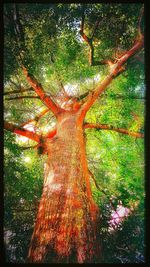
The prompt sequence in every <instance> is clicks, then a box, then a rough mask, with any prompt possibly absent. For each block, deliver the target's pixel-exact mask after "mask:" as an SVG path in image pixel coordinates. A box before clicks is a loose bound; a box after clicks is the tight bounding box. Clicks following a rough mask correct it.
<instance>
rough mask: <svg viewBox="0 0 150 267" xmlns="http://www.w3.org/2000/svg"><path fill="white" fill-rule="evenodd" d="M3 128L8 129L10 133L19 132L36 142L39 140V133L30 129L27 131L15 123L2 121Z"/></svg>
mask: <svg viewBox="0 0 150 267" xmlns="http://www.w3.org/2000/svg"><path fill="white" fill-rule="evenodd" d="M4 129H6V130H7V131H10V132H12V133H15V134H20V135H22V136H25V137H27V138H29V139H31V140H34V141H36V142H39V141H40V135H38V134H36V133H34V132H31V131H28V130H26V129H24V128H23V127H20V126H18V125H16V124H12V123H9V122H4Z"/></svg>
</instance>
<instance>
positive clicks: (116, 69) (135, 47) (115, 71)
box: [80, 36, 144, 119]
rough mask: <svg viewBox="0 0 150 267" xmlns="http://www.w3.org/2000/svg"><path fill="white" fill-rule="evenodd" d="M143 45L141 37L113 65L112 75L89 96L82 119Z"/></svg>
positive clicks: (83, 109)
mask: <svg viewBox="0 0 150 267" xmlns="http://www.w3.org/2000/svg"><path fill="white" fill-rule="evenodd" d="M143 43H144V41H143V36H141V38H140V39H139V40H137V41H136V43H135V44H134V45H133V47H132V48H131V49H130V50H128V51H127V52H126V53H125V54H124V55H123V56H121V57H120V59H118V61H117V62H116V63H115V64H112V66H111V68H110V73H109V74H108V75H107V76H106V77H105V78H104V80H103V81H101V82H100V83H99V84H98V85H97V87H96V88H95V90H94V91H93V92H92V93H91V94H89V97H88V99H87V101H86V102H85V103H84V105H83V106H82V108H81V114H80V115H81V118H82V119H84V117H85V114H86V112H87V111H88V110H89V109H90V107H91V106H92V105H93V103H94V102H95V101H96V99H97V98H98V97H99V96H100V95H101V94H102V93H103V92H104V91H105V90H106V89H107V87H108V85H109V84H110V83H111V81H112V80H113V79H114V78H115V77H116V76H117V75H118V74H120V72H121V71H122V70H123V67H122V66H123V64H124V63H125V62H127V60H128V59H129V58H130V57H131V56H133V55H134V54H135V53H136V52H137V51H138V50H139V49H140V48H141V47H142V46H143Z"/></svg>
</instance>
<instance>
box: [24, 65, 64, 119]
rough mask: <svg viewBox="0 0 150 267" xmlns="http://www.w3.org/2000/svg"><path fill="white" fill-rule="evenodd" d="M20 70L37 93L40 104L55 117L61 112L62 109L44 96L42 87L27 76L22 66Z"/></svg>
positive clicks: (48, 97)
mask: <svg viewBox="0 0 150 267" xmlns="http://www.w3.org/2000/svg"><path fill="white" fill-rule="evenodd" d="M22 68H23V72H24V75H25V76H26V78H27V80H28V82H29V83H30V85H31V86H32V88H33V89H34V91H35V92H36V93H37V95H38V96H39V97H40V99H41V100H42V102H43V103H44V104H45V105H46V106H47V107H48V108H49V109H50V110H51V111H52V112H53V113H54V114H55V115H56V116H57V115H58V114H59V113H60V112H61V111H62V109H61V108H60V107H59V106H58V105H57V104H56V103H54V101H53V100H52V99H51V98H50V96H47V95H46V93H45V92H44V89H43V88H42V85H41V84H39V83H38V82H37V80H36V79H35V78H34V77H32V76H31V75H29V73H28V71H27V69H26V68H25V67H24V66H22Z"/></svg>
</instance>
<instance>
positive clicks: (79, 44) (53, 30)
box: [4, 3, 145, 263]
mask: <svg viewBox="0 0 150 267" xmlns="http://www.w3.org/2000/svg"><path fill="white" fill-rule="evenodd" d="M16 6H17V9H18V12H19V19H20V23H21V26H20V33H19V39H16V34H15V27H14V17H13V10H14V6H13V4H5V5H4V31H5V34H4V37H5V42H4V68H5V73H4V81H5V82H4V93H5V92H10V91H12V90H16V88H17V86H21V87H25V88H27V87H29V85H28V83H27V82H26V80H25V78H24V76H23V74H22V70H21V67H20V55H21V60H22V61H23V63H24V64H25V65H26V66H27V68H28V70H29V71H30V73H31V74H34V76H35V77H36V78H37V79H38V80H39V81H40V83H41V84H42V86H43V88H44V89H45V91H46V92H47V93H48V94H50V95H51V96H52V97H54V95H56V96H58V95H59V90H60V88H59V84H58V78H59V79H61V81H62V82H63V84H64V85H65V86H66V90H68V93H69V94H70V95H76V96H79V95H81V94H82V93H85V92H88V91H89V90H92V89H93V88H94V87H95V86H96V84H97V81H98V79H102V78H103V77H105V75H106V74H107V72H108V69H107V66H95V67H90V66H89V63H88V51H89V48H88V47H87V45H86V44H85V43H84V42H83V41H82V39H81V37H80V34H79V26H80V22H81V15H82V10H83V7H84V9H85V15H86V17H85V32H86V34H87V35H88V36H89V37H90V36H91V34H92V31H93V29H94V23H95V21H96V20H97V19H100V21H101V23H100V26H99V28H98V29H97V31H96V33H95V36H94V40H93V44H94V47H95V57H96V59H98V60H99V59H108V58H114V57H115V56H117V53H121V52H122V51H125V50H126V49H128V48H129V47H131V45H132V44H133V42H134V40H135V39H136V35H137V26H138V18H139V14H140V9H141V4H85V5H82V4H75V3H72V4H16ZM143 27H144V25H143V20H142V28H143ZM143 56H144V51H143V50H141V51H140V52H139V53H138V57H139V58H140V60H138V58H136V56H134V57H133V58H131V59H130V60H129V62H128V63H127V64H126V71H125V72H123V73H122V74H121V75H120V76H118V77H117V78H116V79H114V81H113V82H112V84H111V85H110V86H109V88H108V89H107V90H106V92H105V93H103V95H102V96H101V98H99V99H98V100H97V101H96V102H95V104H94V105H93V107H92V108H91V109H90V110H89V112H88V113H87V115H86V118H85V121H86V122H92V123H104V124H105V123H106V124H110V125H113V126H114V127H120V128H126V129H129V130H131V131H136V132H141V133H143V132H144V116H145V80H144V79H145V76H144V62H143ZM21 95H22V96H23V95H24V96H25V95H27V93H23V92H22V93H21ZM28 95H30V96H32V95H35V94H34V93H33V92H32V91H31V92H28ZM7 98H8V96H5V97H4V106H5V114H4V117H5V118H6V120H7V121H10V122H14V123H17V124H21V123H23V122H24V121H26V120H28V119H30V118H32V117H34V116H35V115H36V114H38V113H39V111H40V110H42V108H43V104H42V103H41V101H40V100H39V99H32V98H31V99H27V98H24V99H20V100H16V101H11V100H9V101H8V100H7ZM54 123H55V118H54V117H53V114H52V113H51V112H49V113H48V114H46V115H45V116H44V117H43V118H42V119H41V120H40V121H39V122H38V124H37V126H38V130H37V131H46V127H47V126H49V127H50V128H52V127H53V125H54ZM85 138H86V148H87V158H88V164H89V169H90V171H91V172H92V173H93V175H94V177H95V180H96V183H97V184H98V188H97V187H96V186H95V183H94V181H93V179H92V178H91V186H92V192H93V196H94V198H95V201H96V202H97V203H98V205H99V207H100V210H101V227H100V229H99V231H100V237H101V243H102V251H103V259H102V260H101V262H104V263H107V262H108V263H133V262H135V263H142V262H144V254H145V237H144V233H145V230H144V225H145V224H144V218H145V216H144V199H145V183H144V164H145V161H144V140H143V139H140V138H139V139H138V138H134V137H131V136H127V135H122V134H119V133H116V132H113V131H105V130H95V129H93V130H92V129H90V130H89V129H86V130H85ZM4 145H5V148H4V155H5V157H4V174H5V178H4V211H5V214H4V238H5V253H6V261H7V262H18V263H23V262H25V259H26V256H27V251H28V247H29V242H30V239H31V235H32V231H33V226H34V220H35V218H36V213H37V207H38V203H39V199H40V196H41V192H42V183H43V167H44V161H45V156H40V155H39V154H38V152H37V151H36V149H27V150H24V149H23V148H22V146H30V145H35V143H34V142H33V141H26V142H23V141H22V140H21V139H19V138H18V136H17V137H16V136H15V135H13V134H12V133H9V132H5V135H4ZM120 201H121V203H122V205H123V206H124V207H127V208H129V209H130V211H131V213H130V215H129V216H128V217H126V218H124V220H123V222H122V223H121V224H119V225H118V226H117V227H116V228H115V229H114V230H113V231H110V224H109V221H110V219H111V212H112V210H116V209H117V205H118V204H119V203H120Z"/></svg>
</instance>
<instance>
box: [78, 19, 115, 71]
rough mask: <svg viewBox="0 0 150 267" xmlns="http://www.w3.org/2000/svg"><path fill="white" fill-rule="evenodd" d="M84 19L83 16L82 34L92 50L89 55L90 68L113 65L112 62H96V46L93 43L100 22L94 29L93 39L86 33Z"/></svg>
mask: <svg viewBox="0 0 150 267" xmlns="http://www.w3.org/2000/svg"><path fill="white" fill-rule="evenodd" d="M84 19H85V16H84V14H83V16H82V20H81V27H80V34H81V36H82V38H83V40H84V41H85V42H86V43H87V44H88V46H89V48H90V53H89V63H90V66H97V65H106V64H109V65H110V64H111V61H110V60H101V61H95V60H94V46H93V43H92V41H93V37H94V33H95V31H96V29H97V27H98V25H99V23H100V21H97V22H96V24H95V28H94V31H93V34H92V38H89V37H88V36H87V35H86V34H85V32H84Z"/></svg>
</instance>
